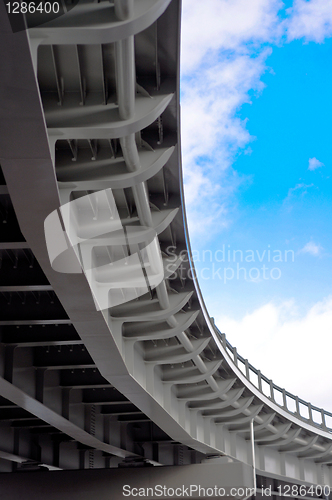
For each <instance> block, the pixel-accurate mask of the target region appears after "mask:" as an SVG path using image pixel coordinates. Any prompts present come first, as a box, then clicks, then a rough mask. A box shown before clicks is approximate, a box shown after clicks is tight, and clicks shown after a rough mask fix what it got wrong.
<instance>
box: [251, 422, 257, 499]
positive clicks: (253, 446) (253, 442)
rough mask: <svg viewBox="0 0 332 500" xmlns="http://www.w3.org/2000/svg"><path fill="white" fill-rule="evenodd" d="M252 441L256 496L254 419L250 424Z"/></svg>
mask: <svg viewBox="0 0 332 500" xmlns="http://www.w3.org/2000/svg"><path fill="white" fill-rule="evenodd" d="M250 441H251V455H252V473H253V476H254V490H255V493H254V494H255V495H256V489H257V484H256V459H255V436H254V419H252V420H251V422H250Z"/></svg>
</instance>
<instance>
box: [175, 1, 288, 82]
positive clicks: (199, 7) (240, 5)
mask: <svg viewBox="0 0 332 500" xmlns="http://www.w3.org/2000/svg"><path fill="white" fill-rule="evenodd" d="M281 5H282V3H281V1H279V0H251V1H250V2H248V1H247V0H205V1H204V2H202V1H201V0H184V1H183V8H182V46H181V58H182V68H181V69H182V72H183V73H184V74H187V73H188V72H190V71H193V70H194V69H196V68H197V67H198V66H200V64H201V62H202V61H203V59H204V58H210V57H211V56H213V53H215V52H218V51H220V50H231V51H234V50H235V51H238V50H239V48H240V47H242V50H245V51H246V52H247V49H245V47H244V44H245V43H246V42H254V43H256V44H259V43H262V42H263V43H264V42H268V41H269V42H271V41H273V40H274V39H275V37H276V35H277V33H278V30H279V29H280V28H279V22H278V17H277V13H278V10H279V8H280V7H281Z"/></svg>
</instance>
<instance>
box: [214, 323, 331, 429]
mask: <svg viewBox="0 0 332 500" xmlns="http://www.w3.org/2000/svg"><path fill="white" fill-rule="evenodd" d="M214 328H215V331H216V333H217V334H218V335H219V336H220V338H221V341H222V344H223V346H224V349H225V350H226V352H227V353H228V354H229V356H230V358H231V359H232V361H233V362H234V364H235V366H237V368H239V369H240V370H241V372H242V373H243V374H244V375H245V377H246V378H247V380H248V381H249V382H250V383H251V384H253V385H254V386H255V387H256V388H257V389H258V390H259V391H260V392H261V393H262V394H264V395H265V396H266V397H268V398H269V399H270V400H271V401H272V402H273V403H276V404H277V405H278V406H280V407H281V408H282V409H283V410H286V411H287V412H288V413H290V414H292V415H295V416H296V417H297V418H300V419H301V420H303V421H304V422H306V423H309V424H311V425H313V426H315V427H318V428H320V429H322V430H324V431H327V432H331V433H332V413H330V412H328V411H326V410H324V409H323V408H318V407H317V406H313V405H312V404H311V403H308V402H307V401H304V400H303V399H301V398H299V397H298V396H295V395H294V394H292V393H291V392H288V391H286V390H285V389H282V388H281V387H279V386H278V385H276V384H275V383H274V382H273V381H272V380H271V379H269V378H268V377H266V376H265V375H263V374H262V373H261V371H260V370H257V368H255V367H254V366H253V365H252V364H250V363H249V361H248V360H247V359H245V358H243V357H242V356H240V354H238V352H237V348H236V347H233V346H232V345H231V343H230V342H229V341H228V340H227V339H226V335H225V334H224V333H221V331H220V330H219V329H218V328H217V327H216V326H215V325H214Z"/></svg>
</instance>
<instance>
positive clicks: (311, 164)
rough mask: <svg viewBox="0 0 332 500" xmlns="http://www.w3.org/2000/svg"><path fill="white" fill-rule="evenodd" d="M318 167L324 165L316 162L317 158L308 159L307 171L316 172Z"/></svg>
mask: <svg viewBox="0 0 332 500" xmlns="http://www.w3.org/2000/svg"><path fill="white" fill-rule="evenodd" d="M319 167H324V163H322V162H321V161H319V160H317V158H315V157H314V158H309V167H308V170H316V169H317V168H319Z"/></svg>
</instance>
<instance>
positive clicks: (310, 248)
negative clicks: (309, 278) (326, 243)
mask: <svg viewBox="0 0 332 500" xmlns="http://www.w3.org/2000/svg"><path fill="white" fill-rule="evenodd" d="M322 250H323V249H322V247H321V246H320V245H316V243H315V242H314V241H309V242H308V243H307V244H306V245H304V247H303V248H302V249H301V250H300V253H309V254H310V255H314V256H315V257H318V256H319V255H320V254H321V252H322Z"/></svg>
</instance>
